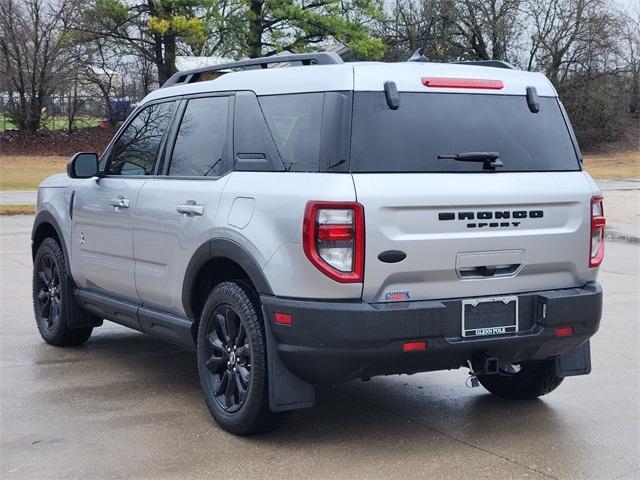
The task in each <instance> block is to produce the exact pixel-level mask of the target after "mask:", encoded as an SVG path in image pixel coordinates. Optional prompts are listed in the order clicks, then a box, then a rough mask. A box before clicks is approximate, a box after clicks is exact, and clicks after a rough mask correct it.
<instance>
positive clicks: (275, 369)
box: [262, 309, 316, 412]
mask: <svg viewBox="0 0 640 480" xmlns="http://www.w3.org/2000/svg"><path fill="white" fill-rule="evenodd" d="M262 318H264V319H267V318H268V317H267V316H266V314H265V312H264V309H263V310H262ZM264 326H265V328H264V329H265V334H266V337H267V361H268V366H269V369H268V371H267V375H268V377H269V408H270V409H271V411H272V412H284V411H287V410H298V409H300V408H309V407H313V405H314V404H315V403H316V387H315V386H314V385H312V384H310V383H308V382H305V381H304V380H302V379H301V378H300V377H298V376H296V375H294V374H293V373H291V371H289V369H288V368H287V367H286V366H285V365H284V364H283V363H282V360H280V355H278V351H277V349H276V339H275V338H274V337H273V333H271V326H270V325H269V322H268V321H265V322H264Z"/></svg>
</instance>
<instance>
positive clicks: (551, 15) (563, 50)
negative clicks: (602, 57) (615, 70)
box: [527, 0, 616, 84]
mask: <svg viewBox="0 0 640 480" xmlns="http://www.w3.org/2000/svg"><path fill="white" fill-rule="evenodd" d="M528 7H529V18H530V20H531V23H532V24H533V33H532V36H531V46H530V49H529V56H528V57H529V58H528V61H527V69H528V70H532V69H544V71H545V73H546V74H547V76H548V77H549V79H550V80H551V81H552V82H554V83H556V84H557V83H558V82H559V81H562V80H563V79H565V78H566V75H567V74H568V73H569V72H570V71H571V69H572V68H573V67H574V66H575V65H576V64H583V65H584V64H586V63H588V62H589V61H593V60H595V58H596V55H597V54H599V53H601V52H603V51H606V50H607V49H611V48H613V42H614V39H615V35H612V33H613V32H612V30H613V28H614V26H615V25H616V22H615V20H614V18H613V16H612V14H611V13H612V12H610V10H609V9H608V8H607V4H606V3H605V0H530V1H529V4H528Z"/></svg>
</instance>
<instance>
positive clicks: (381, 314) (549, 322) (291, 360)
mask: <svg viewBox="0 0 640 480" xmlns="http://www.w3.org/2000/svg"><path fill="white" fill-rule="evenodd" d="M517 296H518V305H519V308H518V318H519V331H518V333H515V334H507V335H499V336H491V337H473V338H463V337H462V336H461V323H460V322H461V308H462V299H452V300H442V301H417V302H402V303H384V304H367V303H363V302H344V301H342V302H341V301H336V302H331V301H305V300H292V299H282V298H278V297H271V296H262V297H261V299H262V303H263V306H264V311H265V315H266V317H267V319H268V321H269V323H270V326H271V330H272V332H273V336H274V338H275V342H276V350H277V352H278V354H279V356H280V358H281V359H282V361H283V363H284V364H285V365H286V366H287V368H289V369H290V370H291V371H292V372H293V373H295V374H296V375H298V376H300V377H301V378H303V379H305V380H307V381H309V382H312V383H336V382H340V381H345V380H351V379H354V378H369V377H372V376H376V375H385V374H396V373H416V372H423V371H433V370H444V369H450V368H458V367H459V366H460V365H462V364H465V363H466V361H467V360H468V359H470V358H472V357H478V356H492V357H497V358H499V359H500V360H501V361H504V362H522V361H527V360H537V359H543V358H549V357H554V356H559V355H564V354H566V353H567V352H569V351H571V350H572V349H574V348H575V347H576V346H579V345H581V344H582V343H584V342H585V341H586V340H588V339H589V338H590V337H591V336H592V335H593V334H594V333H596V331H597V330H598V328H599V325H600V316H601V312H602V289H601V287H600V286H599V284H597V283H590V284H587V285H585V286H584V287H581V288H571V289H562V290H550V291H541V292H530V293H521V294H517ZM275 312H281V313H289V314H291V316H292V318H293V323H292V325H290V326H285V325H280V324H277V323H275V320H274V313H275ZM557 326H572V327H573V334H572V335H570V336H565V337H557V336H556V327H557ZM413 340H425V341H426V342H427V348H426V350H425V351H414V352H404V351H403V348H402V347H403V344H404V342H407V341H413Z"/></svg>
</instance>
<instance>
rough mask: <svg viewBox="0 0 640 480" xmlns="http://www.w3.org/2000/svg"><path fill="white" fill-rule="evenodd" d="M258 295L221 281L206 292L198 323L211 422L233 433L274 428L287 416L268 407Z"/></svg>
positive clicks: (200, 363)
mask: <svg viewBox="0 0 640 480" xmlns="http://www.w3.org/2000/svg"><path fill="white" fill-rule="evenodd" d="M260 312H261V309H260V307H259V301H258V298H257V295H256V294H255V293H254V292H253V290H252V289H251V287H250V286H248V285H245V284H243V283H236V282H224V283H220V284H218V285H217V286H216V287H215V288H214V289H213V291H212V292H211V293H210V294H209V297H208V298H207V301H206V303H205V305H204V308H203V311H202V316H201V319H200V324H199V327H198V341H197V356H198V375H199V377H200V386H201V387H202V392H203V394H204V398H205V400H206V402H207V406H208V407H209V411H210V412H211V414H212V415H213V418H215V420H216V422H218V424H219V425H220V426H221V427H222V428H223V429H225V430H226V431H228V432H230V433H233V434H236V435H252V434H257V433H265V432H269V431H272V430H274V429H276V428H277V427H278V426H279V425H280V424H281V423H282V422H283V421H284V420H285V419H286V417H287V416H288V415H287V414H286V413H274V412H272V411H271V410H270V409H269V392H268V377H267V350H266V340H265V332H264V324H263V322H262V318H261V314H260Z"/></svg>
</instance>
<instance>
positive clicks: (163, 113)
mask: <svg viewBox="0 0 640 480" xmlns="http://www.w3.org/2000/svg"><path fill="white" fill-rule="evenodd" d="M274 67H281V68H274ZM283 67H286V68H283ZM604 225H605V219H604V216H603V206H602V197H601V196H600V192H599V190H598V187H597V186H596V184H595V183H594V181H593V180H592V179H591V178H590V176H589V175H588V174H587V173H586V172H584V171H583V170H582V168H581V161H580V151H579V149H578V145H577V143H576V139H575V136H574V134H573V131H572V128H571V125H570V123H569V120H568V119H567V115H566V113H565V111H564V109H563V107H562V104H561V103H560V101H559V100H558V98H557V94H556V91H555V90H554V88H553V86H552V85H551V83H550V82H549V81H548V80H547V79H546V78H545V77H544V76H543V75H541V74H539V73H530V72H523V71H517V70H514V69H513V68H510V66H509V65H508V64H504V63H501V62H468V63H461V64H437V63H429V62H422V61H409V62H401V63H394V64H388V63H350V64H343V62H342V61H341V59H340V58H339V57H337V56H336V55H333V54H329V53H316V54H299V55H290V56H277V57H270V58H265V59H253V60H245V61H240V62H235V63H231V64H225V65H218V66H215V67H211V68H202V69H197V70H192V71H187V72H180V73H178V74H176V75H174V76H173V77H172V78H171V79H170V80H169V81H168V82H167V83H166V84H165V85H164V86H163V88H159V89H158V90H156V91H154V92H153V93H151V94H150V95H148V96H147V97H146V98H145V99H144V100H143V101H142V102H141V103H140V104H139V105H138V107H137V109H136V110H135V111H134V112H133V113H132V114H131V115H130V117H129V118H128V120H127V121H126V122H125V123H124V124H123V125H122V127H121V128H120V130H119V132H118V133H117V134H116V136H115V137H114V139H113V141H112V142H111V144H110V145H109V146H108V147H107V149H106V150H105V152H104V153H103V154H102V155H101V156H100V157H99V158H98V156H97V155H96V154H93V153H80V154H77V155H76V156H74V157H73V158H72V159H71V160H70V161H69V164H68V169H67V175H56V176H53V177H50V178H48V179H47V180H45V181H44V182H43V183H42V185H40V188H39V191H38V209H37V215H36V219H35V224H34V226H33V235H32V240H33V259H34V274H33V302H34V307H35V317H36V320H37V325H38V328H39V330H40V333H41V334H42V337H43V338H44V340H45V341H46V342H47V343H50V344H52V345H78V344H81V343H83V342H85V341H86V340H87V339H88V338H89V336H90V335H91V332H92V329H93V328H94V327H97V326H99V325H101V323H102V321H103V319H107V320H111V321H113V322H116V323H119V324H121V325H124V326H126V327H130V328H133V329H135V330H139V331H142V332H147V333H149V334H151V335H155V336H157V337H160V338H163V339H166V340H168V341H171V342H175V343H177V344H180V345H184V346H186V347H190V348H192V349H195V351H196V353H197V365H198V370H199V378H200V382H201V386H202V390H203V393H204V398H205V400H206V402H207V405H208V407H209V409H210V411H211V413H212V414H213V416H214V417H215V419H216V420H217V422H218V423H219V424H220V425H221V426H222V427H223V428H224V429H226V430H228V431H230V432H233V433H236V434H249V433H256V432H261V431H267V430H270V429H273V428H275V427H276V426H278V425H279V424H280V422H281V421H282V420H283V419H284V418H285V416H286V414H287V412H288V411H290V410H293V409H296V408H303V407H309V406H312V405H313V403H314V400H315V385H317V384H324V383H336V382H343V381H347V380H352V379H367V378H370V377H372V376H375V375H389V374H403V373H404V374H411V373H416V372H425V371H433V370H442V369H455V368H459V367H461V366H462V367H468V368H469V369H470V374H471V380H472V381H473V382H474V383H477V382H478V381H479V383H481V384H482V385H483V386H484V387H485V388H486V389H487V390H489V391H490V392H491V393H493V394H495V395H498V396H501V397H506V398H509V399H528V398H533V397H538V396H540V395H544V394H546V393H548V392H550V391H552V390H553V389H555V388H556V387H557V386H558V385H559V384H560V383H561V382H562V380H563V379H564V377H566V376H569V375H580V374H587V373H589V372H590V369H591V363H590V350H589V338H590V337H591V336H592V335H593V334H594V333H595V332H596V331H597V330H598V326H599V322H600V316H601V309H602V290H601V288H600V286H599V284H598V283H597V282H596V277H597V274H598V267H599V265H600V263H601V262H602V258H603V251H604V243H603V241H604Z"/></svg>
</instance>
